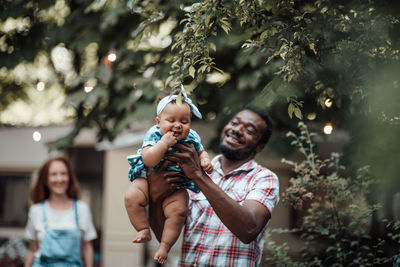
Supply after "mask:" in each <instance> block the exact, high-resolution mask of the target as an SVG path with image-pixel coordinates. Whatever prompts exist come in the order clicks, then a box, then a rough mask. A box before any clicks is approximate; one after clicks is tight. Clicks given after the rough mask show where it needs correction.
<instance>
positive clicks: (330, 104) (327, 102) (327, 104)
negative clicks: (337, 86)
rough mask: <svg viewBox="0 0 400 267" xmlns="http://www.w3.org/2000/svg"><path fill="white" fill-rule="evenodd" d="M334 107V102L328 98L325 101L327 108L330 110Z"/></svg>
mask: <svg viewBox="0 0 400 267" xmlns="http://www.w3.org/2000/svg"><path fill="white" fill-rule="evenodd" d="M332 105H333V102H332V100H331V99H330V98H327V99H326V100H325V106H326V107H327V108H330V107H332Z"/></svg>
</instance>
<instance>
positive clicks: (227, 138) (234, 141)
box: [225, 131, 244, 145]
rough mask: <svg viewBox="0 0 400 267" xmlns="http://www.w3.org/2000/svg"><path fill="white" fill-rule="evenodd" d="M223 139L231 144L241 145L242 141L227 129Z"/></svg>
mask: <svg viewBox="0 0 400 267" xmlns="http://www.w3.org/2000/svg"><path fill="white" fill-rule="evenodd" d="M225 141H226V142H227V143H229V144H232V145H242V144H243V143H244V142H243V140H241V139H240V138H239V137H238V135H237V134H235V133H234V132H233V131H227V132H226V133H225Z"/></svg>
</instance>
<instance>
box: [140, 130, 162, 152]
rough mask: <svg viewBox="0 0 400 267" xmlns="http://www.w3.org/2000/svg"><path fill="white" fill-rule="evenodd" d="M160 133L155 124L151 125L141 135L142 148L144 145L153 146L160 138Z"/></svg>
mask: <svg viewBox="0 0 400 267" xmlns="http://www.w3.org/2000/svg"><path fill="white" fill-rule="evenodd" d="M161 137H162V133H161V131H160V128H159V127H157V125H154V126H153V127H151V128H150V129H149V130H148V131H147V132H146V134H145V135H144V137H143V144H142V148H144V147H146V146H154V145H155V144H156V143H157V142H158V141H160V140H161Z"/></svg>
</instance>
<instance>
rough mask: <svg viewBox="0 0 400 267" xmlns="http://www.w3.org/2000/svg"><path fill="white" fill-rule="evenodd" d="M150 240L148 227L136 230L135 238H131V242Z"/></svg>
mask: <svg viewBox="0 0 400 267" xmlns="http://www.w3.org/2000/svg"><path fill="white" fill-rule="evenodd" d="M150 240H151V233H150V229H143V230H140V231H139V232H137V234H136V236H135V238H134V239H133V240H132V242H133V243H145V242H149V241H150Z"/></svg>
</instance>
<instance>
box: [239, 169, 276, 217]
mask: <svg viewBox="0 0 400 267" xmlns="http://www.w3.org/2000/svg"><path fill="white" fill-rule="evenodd" d="M246 199H252V200H256V201H258V202H260V203H261V204H263V205H264V206H266V207H267V208H268V210H269V212H270V213H271V214H272V212H273V211H274V209H275V207H276V206H277V205H278V202H279V180H278V176H277V175H276V174H275V173H273V172H271V171H270V170H268V169H264V170H262V171H260V172H259V173H258V174H257V177H256V179H255V180H254V183H253V186H252V189H251V191H250V193H249V194H248V195H247V198H246Z"/></svg>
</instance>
